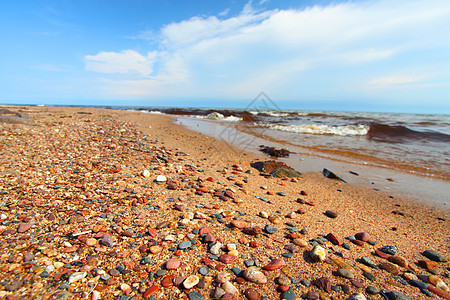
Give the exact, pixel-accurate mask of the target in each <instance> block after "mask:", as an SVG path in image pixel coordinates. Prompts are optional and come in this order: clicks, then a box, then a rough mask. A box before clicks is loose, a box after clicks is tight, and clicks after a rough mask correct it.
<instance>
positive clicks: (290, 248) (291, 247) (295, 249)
mask: <svg viewBox="0 0 450 300" xmlns="http://www.w3.org/2000/svg"><path fill="white" fill-rule="evenodd" d="M283 249H284V250H287V251H289V252H291V253H297V252H298V251H300V249H299V248H298V247H296V246H294V245H284V247H283Z"/></svg>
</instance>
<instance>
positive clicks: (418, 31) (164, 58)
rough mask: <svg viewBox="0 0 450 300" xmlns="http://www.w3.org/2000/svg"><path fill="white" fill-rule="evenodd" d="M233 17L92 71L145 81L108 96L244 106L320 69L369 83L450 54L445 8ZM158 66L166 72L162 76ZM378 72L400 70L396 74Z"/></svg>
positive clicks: (338, 8) (402, 1)
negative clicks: (349, 71)
mask: <svg viewBox="0 0 450 300" xmlns="http://www.w3.org/2000/svg"><path fill="white" fill-rule="evenodd" d="M228 13H229V12H228V11H227V10H225V11H223V12H222V13H220V14H219V16H218V17H216V16H209V17H193V18H190V19H187V20H184V21H181V22H176V23H171V24H168V25H165V26H163V27H162V28H161V29H160V31H159V33H156V34H155V32H150V34H149V32H148V31H143V32H140V33H138V34H137V35H136V36H135V37H134V38H143V39H148V38H149V37H150V38H151V39H152V40H153V41H157V45H156V50H154V51H153V52H149V53H147V54H146V55H141V54H139V53H138V52H136V51H134V50H124V51H122V52H100V53H99V54H97V55H94V56H89V55H88V56H86V69H88V70H90V71H95V72H101V73H125V74H131V73H137V74H140V75H142V76H145V77H146V79H143V80H142V79H140V80H137V81H133V80H132V78H130V79H129V80H123V81H108V82H109V83H110V85H111V87H112V86H114V87H113V88H112V89H108V88H107V90H116V91H117V92H118V93H119V92H120V93H122V94H127V93H129V94H130V95H131V94H136V93H138V94H140V95H141V94H142V95H145V94H147V95H159V96H183V95H184V96H199V95H210V96H214V95H215V94H217V93H218V92H220V93H221V95H220V96H222V97H226V96H227V95H229V96H230V97H239V96H238V95H239V94H240V95H243V94H244V93H245V91H246V90H247V91H248V92H247V94H252V93H257V92H259V91H260V90H261V89H265V90H267V89H268V88H269V87H271V86H273V87H277V88H279V90H283V82H289V81H291V79H292V78H293V77H295V76H299V75H300V74H303V73H305V72H312V71H314V70H315V69H318V68H321V69H324V70H326V68H328V67H330V66H333V67H334V68H337V67H340V68H342V70H343V71H342V72H344V71H345V70H346V68H348V67H349V66H352V67H355V66H361V68H363V67H364V68H366V66H367V68H366V69H365V70H366V72H367V73H369V74H370V72H371V69H370V68H369V66H370V64H374V63H377V64H380V63H382V62H383V61H388V60H389V62H392V61H393V60H395V59H398V58H401V59H403V60H404V61H407V63H409V64H417V63H420V61H419V60H417V58H416V57H415V55H417V54H410V53H413V52H414V51H416V52H418V53H423V51H426V50H423V49H426V48H427V47H430V46H432V47H437V48H436V49H448V48H449V45H448V42H447V41H448V40H449V39H450V33H449V32H447V31H444V30H443V28H449V27H450V21H449V20H450V2H449V1H446V0H432V1H421V0H398V1H395V2H393V1H391V0H379V1H362V2H343V3H340V4H332V5H327V6H318V5H316V6H312V7H308V8H306V9H302V10H296V9H288V10H266V11H257V10H255V9H254V8H253V6H252V2H251V1H250V2H248V3H247V4H246V5H245V7H244V8H243V10H242V12H241V13H240V14H238V15H236V16H230V17H228V18H223V17H224V16H225V15H227V14H228ZM219 17H221V18H219ZM155 63H157V64H158V66H159V67H158V69H157V70H156V71H153V66H154V64H155ZM379 67H380V68H381V67H382V68H394V64H389V65H388V64H386V65H383V66H381V65H380V66H379ZM385 73H388V72H385ZM390 73H391V74H392V73H393V72H390ZM377 74H380V73H377ZM150 75H151V76H150ZM358 76H359V74H357V75H355V77H356V79H359V78H358ZM329 77H330V78H332V76H329ZM372 77H373V76H372ZM359 80H360V82H361V84H363V82H362V81H363V79H362V78H361V79H359ZM414 80H419V78H417V77H411V76H410V77H408V76H406V77H403V76H393V77H383V78H378V79H373V80H372V81H371V82H370V85H371V86H378V87H381V86H394V85H397V86H398V85H402V84H407V83H412V82H413V81H414ZM112 82H114V84H112ZM119 90H120V91H119ZM319 92H320V91H319ZM295 93H296V91H293V95H295Z"/></svg>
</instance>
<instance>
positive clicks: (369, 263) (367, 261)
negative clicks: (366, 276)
mask: <svg viewBox="0 0 450 300" xmlns="http://www.w3.org/2000/svg"><path fill="white" fill-rule="evenodd" d="M361 262H362V263H363V264H365V265H366V266H368V267H371V268H374V269H378V265H377V264H376V263H374V262H373V260H371V259H370V257H368V256H363V257H361Z"/></svg>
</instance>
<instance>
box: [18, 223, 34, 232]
mask: <svg viewBox="0 0 450 300" xmlns="http://www.w3.org/2000/svg"><path fill="white" fill-rule="evenodd" d="M30 228H31V224H30V223H20V224H19V227H18V228H17V232H18V233H24V232H26V231H28V230H29V229H30Z"/></svg>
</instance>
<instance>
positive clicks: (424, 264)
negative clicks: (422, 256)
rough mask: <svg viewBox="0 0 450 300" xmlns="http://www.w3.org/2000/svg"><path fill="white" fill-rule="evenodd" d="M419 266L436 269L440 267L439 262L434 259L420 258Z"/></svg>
mask: <svg viewBox="0 0 450 300" xmlns="http://www.w3.org/2000/svg"><path fill="white" fill-rule="evenodd" d="M418 264H419V266H421V267H422V268H424V269H427V270H429V271H430V270H436V269H437V268H438V267H439V263H437V262H435V261H432V260H419V262H418Z"/></svg>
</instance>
